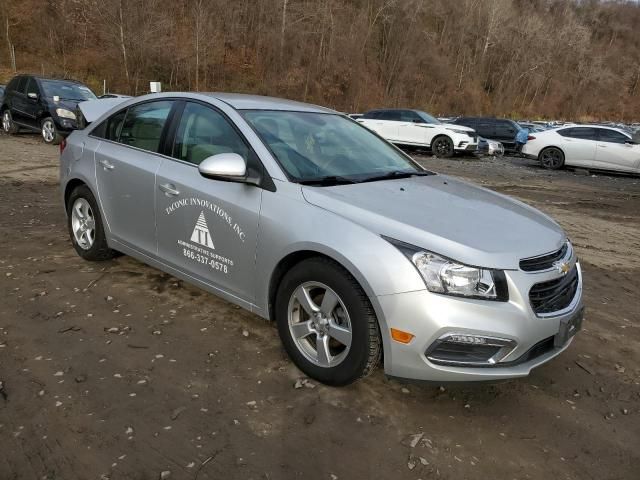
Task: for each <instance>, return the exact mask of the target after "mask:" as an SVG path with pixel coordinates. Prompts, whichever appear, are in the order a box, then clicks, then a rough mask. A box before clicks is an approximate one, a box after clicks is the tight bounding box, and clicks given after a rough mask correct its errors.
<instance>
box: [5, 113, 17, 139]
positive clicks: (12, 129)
mask: <svg viewBox="0 0 640 480" xmlns="http://www.w3.org/2000/svg"><path fill="white" fill-rule="evenodd" d="M2 130H4V133H6V134H8V135H15V134H16V133H18V126H17V125H16V124H15V123H14V122H13V117H12V116H11V112H10V111H9V109H7V110H5V111H4V112H2Z"/></svg>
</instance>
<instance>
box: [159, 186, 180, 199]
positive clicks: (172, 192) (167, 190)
mask: <svg viewBox="0 0 640 480" xmlns="http://www.w3.org/2000/svg"><path fill="white" fill-rule="evenodd" d="M158 188H160V190H162V191H163V192H164V194H165V195H166V196H167V197H175V196H176V195H180V190H176V186H175V185H174V184H172V183H164V184H162V185H158Z"/></svg>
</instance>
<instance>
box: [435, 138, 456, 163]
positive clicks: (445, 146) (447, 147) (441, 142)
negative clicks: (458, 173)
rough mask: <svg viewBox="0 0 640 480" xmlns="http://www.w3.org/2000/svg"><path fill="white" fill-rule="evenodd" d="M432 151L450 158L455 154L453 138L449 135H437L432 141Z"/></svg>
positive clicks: (436, 154)
mask: <svg viewBox="0 0 640 480" xmlns="http://www.w3.org/2000/svg"><path fill="white" fill-rule="evenodd" d="M431 151H432V152H433V154H434V155H435V156H436V157H443V158H449V157H452V156H453V153H454V149H453V140H451V139H450V138H449V137H445V136H441V137H436V138H435V139H434V140H433V142H432V143H431Z"/></svg>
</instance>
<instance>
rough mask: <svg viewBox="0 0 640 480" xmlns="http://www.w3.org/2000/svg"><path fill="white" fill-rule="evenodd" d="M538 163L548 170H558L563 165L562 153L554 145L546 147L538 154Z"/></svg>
mask: <svg viewBox="0 0 640 480" xmlns="http://www.w3.org/2000/svg"><path fill="white" fill-rule="evenodd" d="M538 159H539V160H540V165H542V167H544V168H546V169H548V170H559V169H561V168H562V167H564V153H563V152H562V150H560V149H559V148H556V147H548V148H545V149H544V150H542V151H541V152H540V155H539V156H538Z"/></svg>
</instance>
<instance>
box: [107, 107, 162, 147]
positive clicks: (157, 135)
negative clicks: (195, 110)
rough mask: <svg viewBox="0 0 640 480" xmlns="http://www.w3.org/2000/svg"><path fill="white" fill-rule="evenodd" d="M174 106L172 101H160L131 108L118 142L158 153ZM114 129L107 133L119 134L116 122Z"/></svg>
mask: <svg viewBox="0 0 640 480" xmlns="http://www.w3.org/2000/svg"><path fill="white" fill-rule="evenodd" d="M172 105H173V102H172V101H158V102H149V103H143V104H140V105H135V106H133V107H131V108H129V109H128V110H127V114H126V116H125V118H124V123H123V124H122V128H121V131H120V133H119V135H118V137H117V138H118V141H119V142H120V143H122V144H124V145H129V146H130V147H135V148H140V149H142V150H147V151H149V152H158V150H159V147H160V139H161V138H162V130H163V128H164V125H165V123H166V121H167V118H168V117H169V112H170V111H171V107H172ZM110 127H111V125H110ZM113 127H114V131H113V132H107V133H114V134H117V129H118V127H117V124H116V123H115V122H114V125H113Z"/></svg>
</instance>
